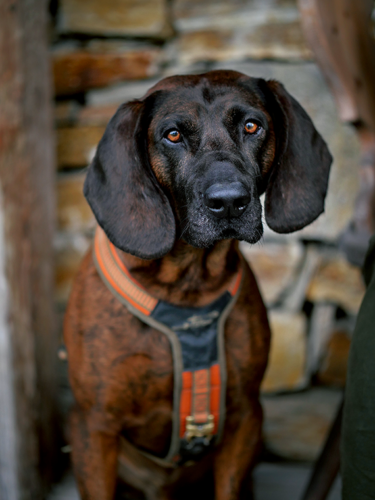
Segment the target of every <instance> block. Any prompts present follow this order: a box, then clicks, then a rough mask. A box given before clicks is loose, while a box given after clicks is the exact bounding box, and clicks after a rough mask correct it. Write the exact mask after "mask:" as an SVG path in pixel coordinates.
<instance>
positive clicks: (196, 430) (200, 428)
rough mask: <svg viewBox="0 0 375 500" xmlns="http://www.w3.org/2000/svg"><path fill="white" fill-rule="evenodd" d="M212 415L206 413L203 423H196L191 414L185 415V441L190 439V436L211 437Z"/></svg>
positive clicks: (212, 429)
mask: <svg viewBox="0 0 375 500" xmlns="http://www.w3.org/2000/svg"><path fill="white" fill-rule="evenodd" d="M214 428H215V424H214V416H213V415H208V419H207V422H206V423H204V424H196V423H195V422H194V417H193V416H191V415H190V416H188V417H186V433H185V439H186V441H188V442H189V441H190V440H191V439H192V438H205V439H208V440H209V439H211V438H212V436H213V433H214Z"/></svg>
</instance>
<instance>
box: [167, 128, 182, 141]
mask: <svg viewBox="0 0 375 500" xmlns="http://www.w3.org/2000/svg"><path fill="white" fill-rule="evenodd" d="M166 138H167V139H168V141H170V142H180V140H181V133H180V132H179V131H178V130H170V131H169V132H168V134H167V135H166Z"/></svg>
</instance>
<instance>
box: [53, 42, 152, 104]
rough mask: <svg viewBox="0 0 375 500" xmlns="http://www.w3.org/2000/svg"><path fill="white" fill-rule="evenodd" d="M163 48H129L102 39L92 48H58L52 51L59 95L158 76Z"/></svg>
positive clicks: (56, 89)
mask: <svg viewBox="0 0 375 500" xmlns="http://www.w3.org/2000/svg"><path fill="white" fill-rule="evenodd" d="M159 60H160V49H158V48H154V47H142V48H138V49H136V50H129V49H126V47H123V46H121V44H116V43H113V42H102V43H100V44H98V43H97V44H95V45H94V46H93V47H92V48H90V47H89V49H73V50H71V49H70V50H61V49H60V50H55V51H54V52H53V53H52V65H53V78H54V87H55V94H56V95H69V94H74V93H78V92H85V91H87V90H90V89H94V88H100V87H105V86H106V85H111V84H114V83H117V82H121V81H126V80H139V79H145V78H150V77H152V76H155V75H156V74H157V72H158V70H159Z"/></svg>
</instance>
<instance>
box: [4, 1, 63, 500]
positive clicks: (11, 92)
mask: <svg viewBox="0 0 375 500" xmlns="http://www.w3.org/2000/svg"><path fill="white" fill-rule="evenodd" d="M50 82H51V79H50V70H49V59H48V50H47V2H46V1H45V0H27V1H26V0H3V1H2V2H0V498H1V500H39V499H42V498H44V496H45V492H46V489H47V487H48V485H49V484H50V482H51V479H52V474H53V470H54V464H55V457H56V456H57V452H58V449H57V443H56V436H57V432H56V429H57V418H56V415H57V407H56V392H57V391H56V388H57V376H56V368H57V361H56V347H57V338H56V328H55V326H56V323H55V319H54V311H53V252H52V237H53V225H54V205H55V202H54V179H55V162H54V143H53V121H52V91H51V83H50Z"/></svg>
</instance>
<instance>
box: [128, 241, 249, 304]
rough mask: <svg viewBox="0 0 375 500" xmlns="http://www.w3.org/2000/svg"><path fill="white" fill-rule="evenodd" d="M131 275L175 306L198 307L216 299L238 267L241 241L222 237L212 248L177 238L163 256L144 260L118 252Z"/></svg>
mask: <svg viewBox="0 0 375 500" xmlns="http://www.w3.org/2000/svg"><path fill="white" fill-rule="evenodd" d="M119 255H120V257H121V259H122V261H123V262H124V264H125V266H126V267H127V269H128V271H129V272H130V274H131V275H132V276H133V278H135V279H136V280H137V281H138V282H139V283H140V284H141V285H142V286H143V287H144V288H145V289H146V290H147V292H148V293H150V294H151V295H153V296H154V297H156V298H158V299H161V300H164V301H166V302H170V303H172V304H175V305H181V306H184V305H190V306H191V305H192V304H194V306H196V307H200V306H204V305H207V304H209V303H211V302H213V301H214V300H215V299H216V298H217V297H219V296H220V295H221V294H222V293H224V292H225V290H226V289H227V288H228V285H229V283H230V281H231V279H232V278H233V276H234V274H235V273H236V272H237V270H238V266H239V265H240V257H239V251H238V241H236V240H223V241H219V242H217V243H216V244H215V245H214V246H213V247H211V248H209V249H200V248H195V247H193V246H191V245H189V244H187V243H185V242H184V241H182V240H178V241H177V242H176V244H175V245H174V247H173V249H172V251H171V252H169V253H168V254H167V255H165V256H164V257H162V258H160V259H156V260H144V259H140V258H138V257H134V256H133V255H130V254H128V253H125V252H121V251H119Z"/></svg>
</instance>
